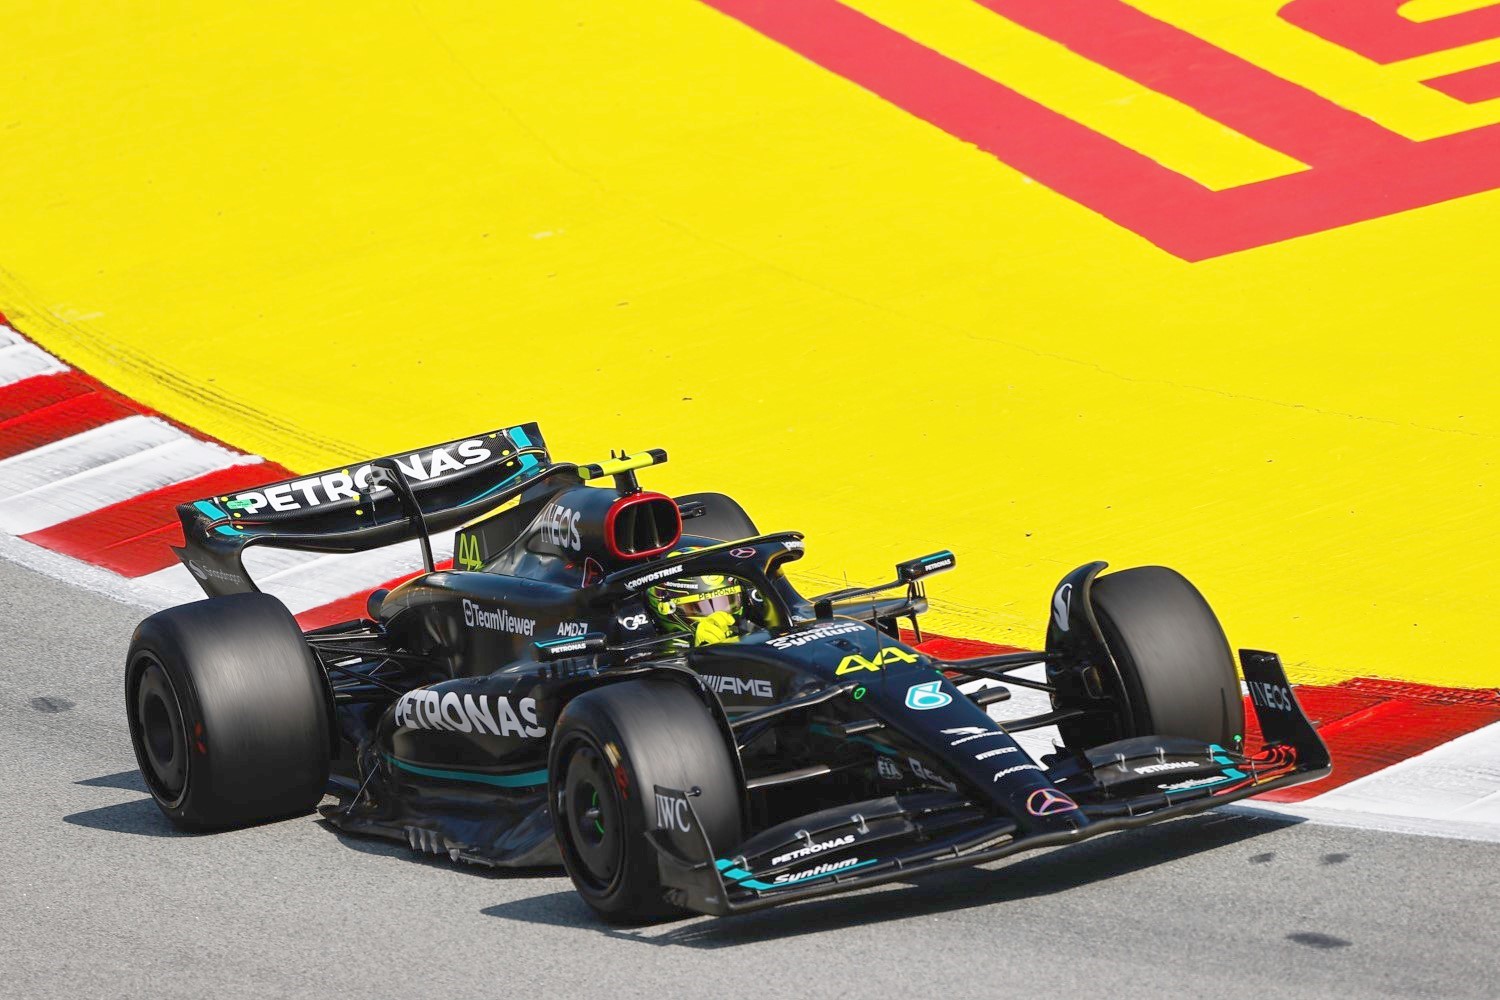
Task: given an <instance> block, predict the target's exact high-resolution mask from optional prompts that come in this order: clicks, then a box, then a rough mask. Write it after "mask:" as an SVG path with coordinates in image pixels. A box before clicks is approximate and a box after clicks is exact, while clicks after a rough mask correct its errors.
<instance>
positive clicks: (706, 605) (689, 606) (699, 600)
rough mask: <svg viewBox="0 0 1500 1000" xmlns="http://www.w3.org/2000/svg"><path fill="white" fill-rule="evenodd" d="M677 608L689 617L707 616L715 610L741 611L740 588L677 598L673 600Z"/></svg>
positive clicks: (731, 612) (733, 612) (735, 613)
mask: <svg viewBox="0 0 1500 1000" xmlns="http://www.w3.org/2000/svg"><path fill="white" fill-rule="evenodd" d="M672 603H673V604H675V605H676V607H677V610H678V611H679V612H680V613H682V614H684V615H686V616H687V617H689V618H707V617H708V616H709V615H711V614H713V613H714V612H715V611H728V612H729V613H730V614H733V615H736V616H737V615H739V613H740V588H738V587H735V588H734V589H733V590H720V591H717V592H716V593H712V594H703V595H701V596H700V595H689V596H686V597H678V598H675V599H674V600H673V602H672Z"/></svg>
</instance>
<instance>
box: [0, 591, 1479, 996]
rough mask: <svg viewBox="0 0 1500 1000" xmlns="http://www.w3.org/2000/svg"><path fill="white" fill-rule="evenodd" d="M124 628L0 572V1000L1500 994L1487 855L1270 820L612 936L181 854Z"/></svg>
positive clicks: (392, 878) (1226, 823)
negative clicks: (125, 704) (157, 791)
mask: <svg viewBox="0 0 1500 1000" xmlns="http://www.w3.org/2000/svg"><path fill="white" fill-rule="evenodd" d="M140 616H141V612H140V611H139V610H138V609H136V608H133V607H129V606H126V605H123V604H118V603H115V602H113V601H111V600H109V599H106V598H102V597H99V596H97V595H95V594H92V593H89V592H86V591H82V590H79V589H76V588H73V587H71V586H69V585H66V584H63V583H60V582H57V581H54V580H52V579H49V578H47V577H44V576H41V575H38V574H36V573H33V572H31V571H29V570H25V569H21V568H19V567H17V566H15V565H13V564H10V563H4V562H0V638H3V641H0V734H3V735H0V776H3V779H0V780H3V797H0V843H3V845H4V854H3V855H0V858H3V861H0V997H6V998H9V997H94V996H99V997H105V996H108V997H116V996H141V997H176V996H183V997H194V998H198V1000H226V998H230V997H241V996H243V997H266V996H328V995H333V996H345V995H358V996H367V997H429V996H432V997H438V996H441V997H475V998H482V997H496V998H499V997H527V998H532V997H552V996H556V997H594V996H598V997H608V998H624V997H650V998H653V1000H661V998H665V997H677V996H684V997H696V996H705V997H713V998H716V1000H718V998H735V997H781V996H818V997H823V996H829V997H835V996H836V997H868V996H875V995H881V994H884V995H889V996H911V997H921V998H927V997H936V998H944V1000H947V998H952V1000H960V998H969V997H988V996H1025V997H1037V996H1046V995H1052V994H1058V993H1063V992H1070V993H1076V994H1078V995H1081V996H1091V997H1111V998H1113V997H1154V996H1162V997H1215V998H1226V997H1239V996H1247V997H1257V998H1281V997H1338V998H1340V1000H1352V998H1363V997H1377V996H1402V997H1406V996H1411V997H1416V996H1421V997H1429V996H1430V997H1486V998H1493V997H1495V996H1496V995H1500V917H1497V902H1500V845H1496V844H1483V843H1472V842H1466V841H1458V840H1440V839H1432V838H1423V837H1407V836H1400V835H1395V834H1384V833H1373V832H1366V831H1360V830H1350V829H1341V828H1335V827H1326V826H1316V825H1313V824H1311V823H1299V822H1294V821H1289V820H1286V819H1282V818H1267V817H1261V816H1253V815H1240V814H1233V815H1230V814H1223V815H1220V814H1209V815H1206V816H1200V817H1195V818H1191V819H1186V820H1180V821H1177V822H1175V823H1171V824H1167V825H1164V826H1161V827H1154V828H1149V829H1145V830H1139V831H1133V832H1129V833H1124V834H1117V835H1113V836H1110V837H1106V838H1101V839H1100V840H1097V841H1091V842H1088V843H1084V844H1079V845H1076V846H1074V847H1070V848H1065V849H1061V850H1056V851H1052V852H1048V853H1045V854H1041V855H1032V856H1029V857H1024V858H1021V859H1019V860H1013V861H1011V862H1009V863H1004V864H998V865H992V866H989V867H987V868H984V869H977V870H968V871H956V872H949V873H944V874H940V875H937V876H935V877H931V878H927V879H924V880H921V881H919V882H914V883H912V884H910V885H908V884H896V885H892V886H887V887H883V888H879V889H874V890H870V891H867V892H864V893H860V894H856V895H852V896H844V897H837V898H832V899H827V900H820V901H814V902H811V903H804V904H801V905H797V906H792V907H784V908H781V909H779V910H770V911H766V912H763V913H759V914H754V915H751V916H748V917H741V918H734V919H729V920H718V921H715V920H708V919H695V920H686V921H681V922H678V923H674V924H668V925H665V926H661V927H655V928H650V929H646V930H638V931H620V930H615V929H610V928H606V927H604V926H602V925H600V924H599V923H597V922H595V921H594V920H593V919H592V918H591V916H590V914H589V912H588V911H587V909H586V908H585V907H584V906H583V904H582V903H581V902H579V901H578V899H577V898H576V897H575V896H574V895H573V893H572V891H571V888H570V886H569V884H568V882H567V880H566V879H564V878H562V877H560V876H559V875H557V874H546V875H542V876H515V875H495V874H493V873H488V872H484V871H480V870H478V869H471V868H464V867H458V866H454V865H451V864H449V863H447V862H446V861H435V860H432V859H429V858H424V857H419V856H417V855H415V854H413V853H411V852H410V851H408V850H407V849H406V848H404V847H398V846H396V845H393V844H387V843H384V842H379V841H367V840H357V839H353V838H347V837H343V836H341V835H339V834H337V833H335V832H334V831H333V830H331V829H330V828H328V827H326V826H324V825H322V824H321V823H319V822H318V821H316V820H314V819H312V818H305V819H298V820H290V821H286V822H281V823H274V824H270V825H267V826H262V827H258V828H255V829H251V830H243V831H239V832H234V833H227V834H216V835H210V836H185V835H180V834H178V833H176V832H175V831H174V830H173V829H172V828H171V827H170V826H169V825H168V824H167V822H166V821H165V820H164V819H163V818H162V817H161V815H160V814H159V813H158V812H157V810H156V807H155V806H154V805H153V804H152V802H151V800H150V798H149V797H148V796H147V794H146V792H145V789H144V786H143V785H142V784H141V782H140V780H139V778H138V776H137V775H136V772H135V763H134V760H133V758H132V756H131V752H130V746H129V741H128V737H127V735H126V728H125V720H124V714H123V709H122V706H121V697H122V696H121V692H120V686H121V680H120V675H121V667H122V662H123V658H124V652H125V648H126V645H127V643H128V642H129V639H130V633H131V630H132V629H133V628H134V626H135V623H136V621H137V620H138V619H139V617H140Z"/></svg>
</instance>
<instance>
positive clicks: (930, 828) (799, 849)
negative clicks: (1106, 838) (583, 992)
mask: <svg viewBox="0 0 1500 1000" xmlns="http://www.w3.org/2000/svg"><path fill="white" fill-rule="evenodd" d="M1240 659H1241V664H1242V666H1243V668H1244V673H1245V679H1246V682H1247V684H1248V686H1249V689H1250V696H1251V704H1252V706H1253V707H1254V710H1255V714H1256V718H1257V720H1258V721H1259V723H1260V726H1261V732H1262V733H1263V734H1264V736H1265V740H1266V745H1265V747H1264V749H1263V750H1262V751H1260V752H1259V753H1257V754H1255V755H1251V756H1243V755H1238V754H1235V755H1232V756H1231V755H1229V754H1228V752H1227V751H1223V750H1222V749H1220V748H1218V747H1214V748H1213V750H1214V751H1216V752H1217V755H1219V757H1222V762H1223V763H1224V764H1225V765H1226V766H1225V768H1224V772H1225V774H1226V775H1227V776H1230V777H1231V780H1228V781H1221V782H1217V783H1214V784H1211V785H1203V786H1199V787H1187V788H1179V789H1175V790H1166V791H1159V792H1155V793H1152V794H1144V795H1135V796H1132V797H1126V798H1099V799H1097V800H1090V799H1088V798H1081V800H1080V801H1079V802H1078V803H1077V811H1078V813H1079V818H1078V820H1077V823H1076V826H1075V827H1074V828H1072V829H1067V830H1063V831H1061V832H1046V833H1026V832H1024V831H1023V830H1022V829H1021V826H1020V824H1018V823H1017V822H1016V821H1015V820H1014V819H1011V818H1009V817H1000V816H995V815H994V814H993V813H987V812H986V811H984V810H983V809H982V808H981V807H979V806H978V805H977V804H975V803H973V802H971V801H968V800H965V799H964V798H963V797H962V796H961V795H943V794H940V793H923V794H920V795H905V796H902V795H898V796H891V797H888V798H885V799H879V800H873V801H871V802H868V803H860V804H857V806H855V807H850V808H848V809H843V810H828V811H827V812H825V813H822V814H818V816H815V817H806V818H804V819H803V820H802V821H799V822H798V823H793V824H787V827H788V829H790V828H791V827H798V829H796V830H795V834H794V835H793V836H791V837H790V838H789V839H787V840H785V841H784V842H783V843H781V844H780V845H779V848H780V849H781V853H780V855H779V856H773V854H774V850H773V849H767V848H766V845H765V843H764V841H765V837H764V835H763V836H762V837H760V838H752V840H751V842H749V843H750V844H751V845H755V846H754V848H753V849H746V848H745V847H742V848H741V850H740V852H739V853H738V854H736V856H734V857H725V856H724V855H723V854H716V853H714V848H713V846H712V845H710V844H709V843H708V841H707V839H706V838H705V837H703V835H702V834H701V831H702V829H703V827H702V824H701V823H699V822H697V817H696V814H694V816H693V822H692V823H691V824H690V826H691V827H692V829H693V830H694V831H699V832H698V834H697V838H698V843H697V844H696V845H694V848H695V849H693V850H692V851H691V853H692V854H696V855H697V856H698V857H699V858H703V859H706V860H695V859H693V858H691V857H689V856H688V853H687V852H685V851H683V850H682V849H680V846H679V845H680V844H681V841H680V840H675V839H674V838H670V837H668V836H667V835H665V834H664V833H662V832H653V833H651V834H648V837H649V839H650V840H651V842H652V844H653V846H654V847H655V848H656V850H657V852H658V856H659V861H660V865H661V874H662V882H663V884H664V885H665V886H667V887H668V892H667V896H668V899H670V900H671V901H673V902H675V903H676V904H678V905H680V906H683V907H685V908H687V909H690V910H694V911H697V912H699V913H705V914H711V915H716V916H727V915H729V914H734V913H748V912H751V911H754V910H760V909H764V908H766V907H768V906H777V905H780V904H782V903H790V902H795V901H798V900H803V899H811V898H814V897H818V896H829V895H833V894H834V893H841V892H851V891H853V890H856V889H863V888H867V887H870V886H875V885H881V884H883V883H886V882H891V881H894V880H897V879H909V878H911V877H912V876H914V875H920V874H923V873H926V872H933V871H940V870H942V869H944V868H953V867H957V866H960V865H978V864H984V863H986V862H989V861H995V860H998V859H1000V858H1004V857H1006V856H1008V855H1011V854H1016V853H1019V852H1021V851H1030V850H1036V849H1039V848H1044V847H1058V846H1062V845H1064V844H1072V843H1076V842H1078V841H1080V840H1085V839H1088V838H1090V837H1096V836H1099V835H1101V834H1106V833H1113V832H1115V831H1118V830H1128V829H1132V828H1134V827H1139V826H1146V825H1147V824H1150V823H1159V822H1162V821H1164V820H1168V819H1174V818H1176V817H1179V816H1187V815H1190V814H1192V813H1198V812H1203V811H1205V810H1208V809H1213V808H1216V807H1218V806H1222V805H1226V804H1228V803H1230V802H1234V801H1237V800H1239V799H1244V798H1248V797H1250V796H1252V795H1259V794H1261V793H1263V792H1268V791H1270V790H1271V789H1273V788H1283V787H1286V786H1289V785H1297V784H1301V783H1303V782H1307V781H1314V780H1316V779H1318V778H1321V777H1324V776H1326V775H1327V774H1328V773H1329V772H1330V771H1331V769H1332V766H1331V763H1330V760H1329V756H1328V749H1327V747H1326V746H1325V745H1324V744H1323V741H1322V739H1321V738H1320V737H1319V736H1318V734H1317V731H1316V730H1315V729H1314V728H1313V726H1312V724H1311V722H1309V721H1308V719H1307V716H1306V714H1305V713H1304V712H1303V711H1302V707H1301V705H1300V704H1298V702H1297V700H1296V696H1295V695H1294V694H1293V693H1292V687H1291V685H1290V684H1289V683H1288V682H1287V680H1286V674H1285V672H1284V670H1283V669H1282V666H1281V662H1280V660H1279V659H1278V658H1277V656H1276V654H1274V653H1265V652H1258V651H1253V650H1242V651H1241V653H1240ZM1216 759H1218V758H1217V757H1216ZM1188 784H1193V783H1188ZM658 791H659V792H663V793H667V794H673V795H677V796H681V797H682V798H684V799H685V800H686V801H687V803H688V805H689V808H690V809H691V807H692V797H691V794H690V793H687V792H682V791H675V792H674V791H672V790H669V789H659V790H658ZM1063 800H1064V801H1068V800H1067V799H1066V797H1063ZM1070 805H1071V803H1070ZM856 808H857V809H858V810H859V812H857V813H853V814H852V815H851V810H852V809H856ZM834 813H840V815H839V817H838V819H837V820H836V821H835V822H833V823H832V824H823V825H820V824H818V823H817V822H816V820H817V819H818V818H819V817H825V818H827V817H830V816H831V815H832V814H834ZM882 843H884V844H887V845H889V848H891V849H887V850H877V851H874V852H872V851H870V850H869V848H870V847H875V846H878V845H880V844H882ZM747 856H749V857H757V858H758V859H760V860H759V861H757V862H756V863H751V862H749V861H748V860H747ZM792 859H795V860H792ZM767 861H769V862H770V864H769V866H768V865H766V864H764V862H767ZM788 861H791V864H788V863H787V862H788Z"/></svg>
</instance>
